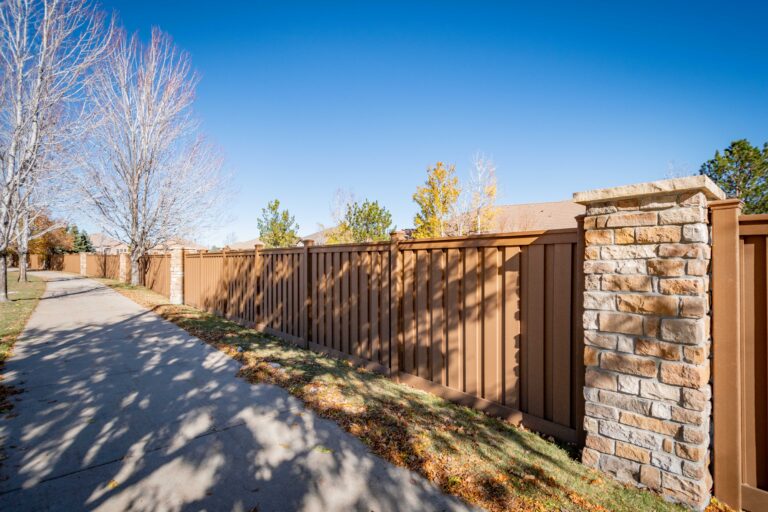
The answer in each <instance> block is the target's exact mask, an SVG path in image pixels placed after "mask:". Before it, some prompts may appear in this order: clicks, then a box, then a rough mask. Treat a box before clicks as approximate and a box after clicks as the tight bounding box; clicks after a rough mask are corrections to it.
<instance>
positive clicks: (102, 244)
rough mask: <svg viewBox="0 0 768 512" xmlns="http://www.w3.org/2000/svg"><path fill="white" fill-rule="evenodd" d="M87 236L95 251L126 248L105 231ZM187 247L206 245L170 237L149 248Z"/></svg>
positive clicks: (160, 249)
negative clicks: (164, 241)
mask: <svg viewBox="0 0 768 512" xmlns="http://www.w3.org/2000/svg"><path fill="white" fill-rule="evenodd" d="M88 238H90V239H91V244H92V245H93V248H94V250H96V251H103V250H106V249H111V250H115V249H128V245H127V244H125V243H123V242H121V241H119V240H115V239H114V238H112V237H111V236H109V235H107V234H105V233H94V234H92V235H88ZM179 248H181V249H189V250H198V251H199V250H202V249H205V248H206V247H205V246H203V245H200V244H198V243H195V242H193V241H191V240H185V239H183V238H172V239H170V240H169V241H167V242H166V243H163V244H158V245H157V246H155V247H153V248H152V249H151V250H153V251H165V250H170V249H179Z"/></svg>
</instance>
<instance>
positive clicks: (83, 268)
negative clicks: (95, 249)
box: [80, 252, 88, 276]
mask: <svg viewBox="0 0 768 512" xmlns="http://www.w3.org/2000/svg"><path fill="white" fill-rule="evenodd" d="M87 274H88V253H87V252H81V253H80V275H81V276H85V275H87Z"/></svg>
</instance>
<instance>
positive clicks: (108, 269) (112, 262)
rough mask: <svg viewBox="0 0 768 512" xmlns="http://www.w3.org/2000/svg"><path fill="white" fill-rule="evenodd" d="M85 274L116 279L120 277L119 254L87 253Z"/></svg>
mask: <svg viewBox="0 0 768 512" xmlns="http://www.w3.org/2000/svg"><path fill="white" fill-rule="evenodd" d="M78 264H79V263H78ZM85 275H86V276H88V277H104V278H107V279H118V278H119V277H120V256H118V255H117V254H98V253H96V254H93V253H89V254H87V255H86V259H85Z"/></svg>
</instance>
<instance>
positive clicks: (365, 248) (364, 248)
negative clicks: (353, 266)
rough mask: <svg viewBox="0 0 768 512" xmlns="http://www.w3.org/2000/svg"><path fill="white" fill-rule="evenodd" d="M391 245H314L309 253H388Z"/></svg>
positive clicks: (381, 243)
mask: <svg viewBox="0 0 768 512" xmlns="http://www.w3.org/2000/svg"><path fill="white" fill-rule="evenodd" d="M391 245H392V244H391V243H390V242H372V243H369V244H328V245H313V246H311V247H310V248H309V252H377V251H388V250H389V248H390V246H391Z"/></svg>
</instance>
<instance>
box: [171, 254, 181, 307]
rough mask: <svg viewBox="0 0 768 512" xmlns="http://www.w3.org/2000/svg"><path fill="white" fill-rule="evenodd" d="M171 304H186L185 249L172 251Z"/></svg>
mask: <svg viewBox="0 0 768 512" xmlns="http://www.w3.org/2000/svg"><path fill="white" fill-rule="evenodd" d="M170 267H171V293H170V295H171V296H170V297H169V301H170V303H171V304H184V249H173V250H172V251H171V265H170Z"/></svg>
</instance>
